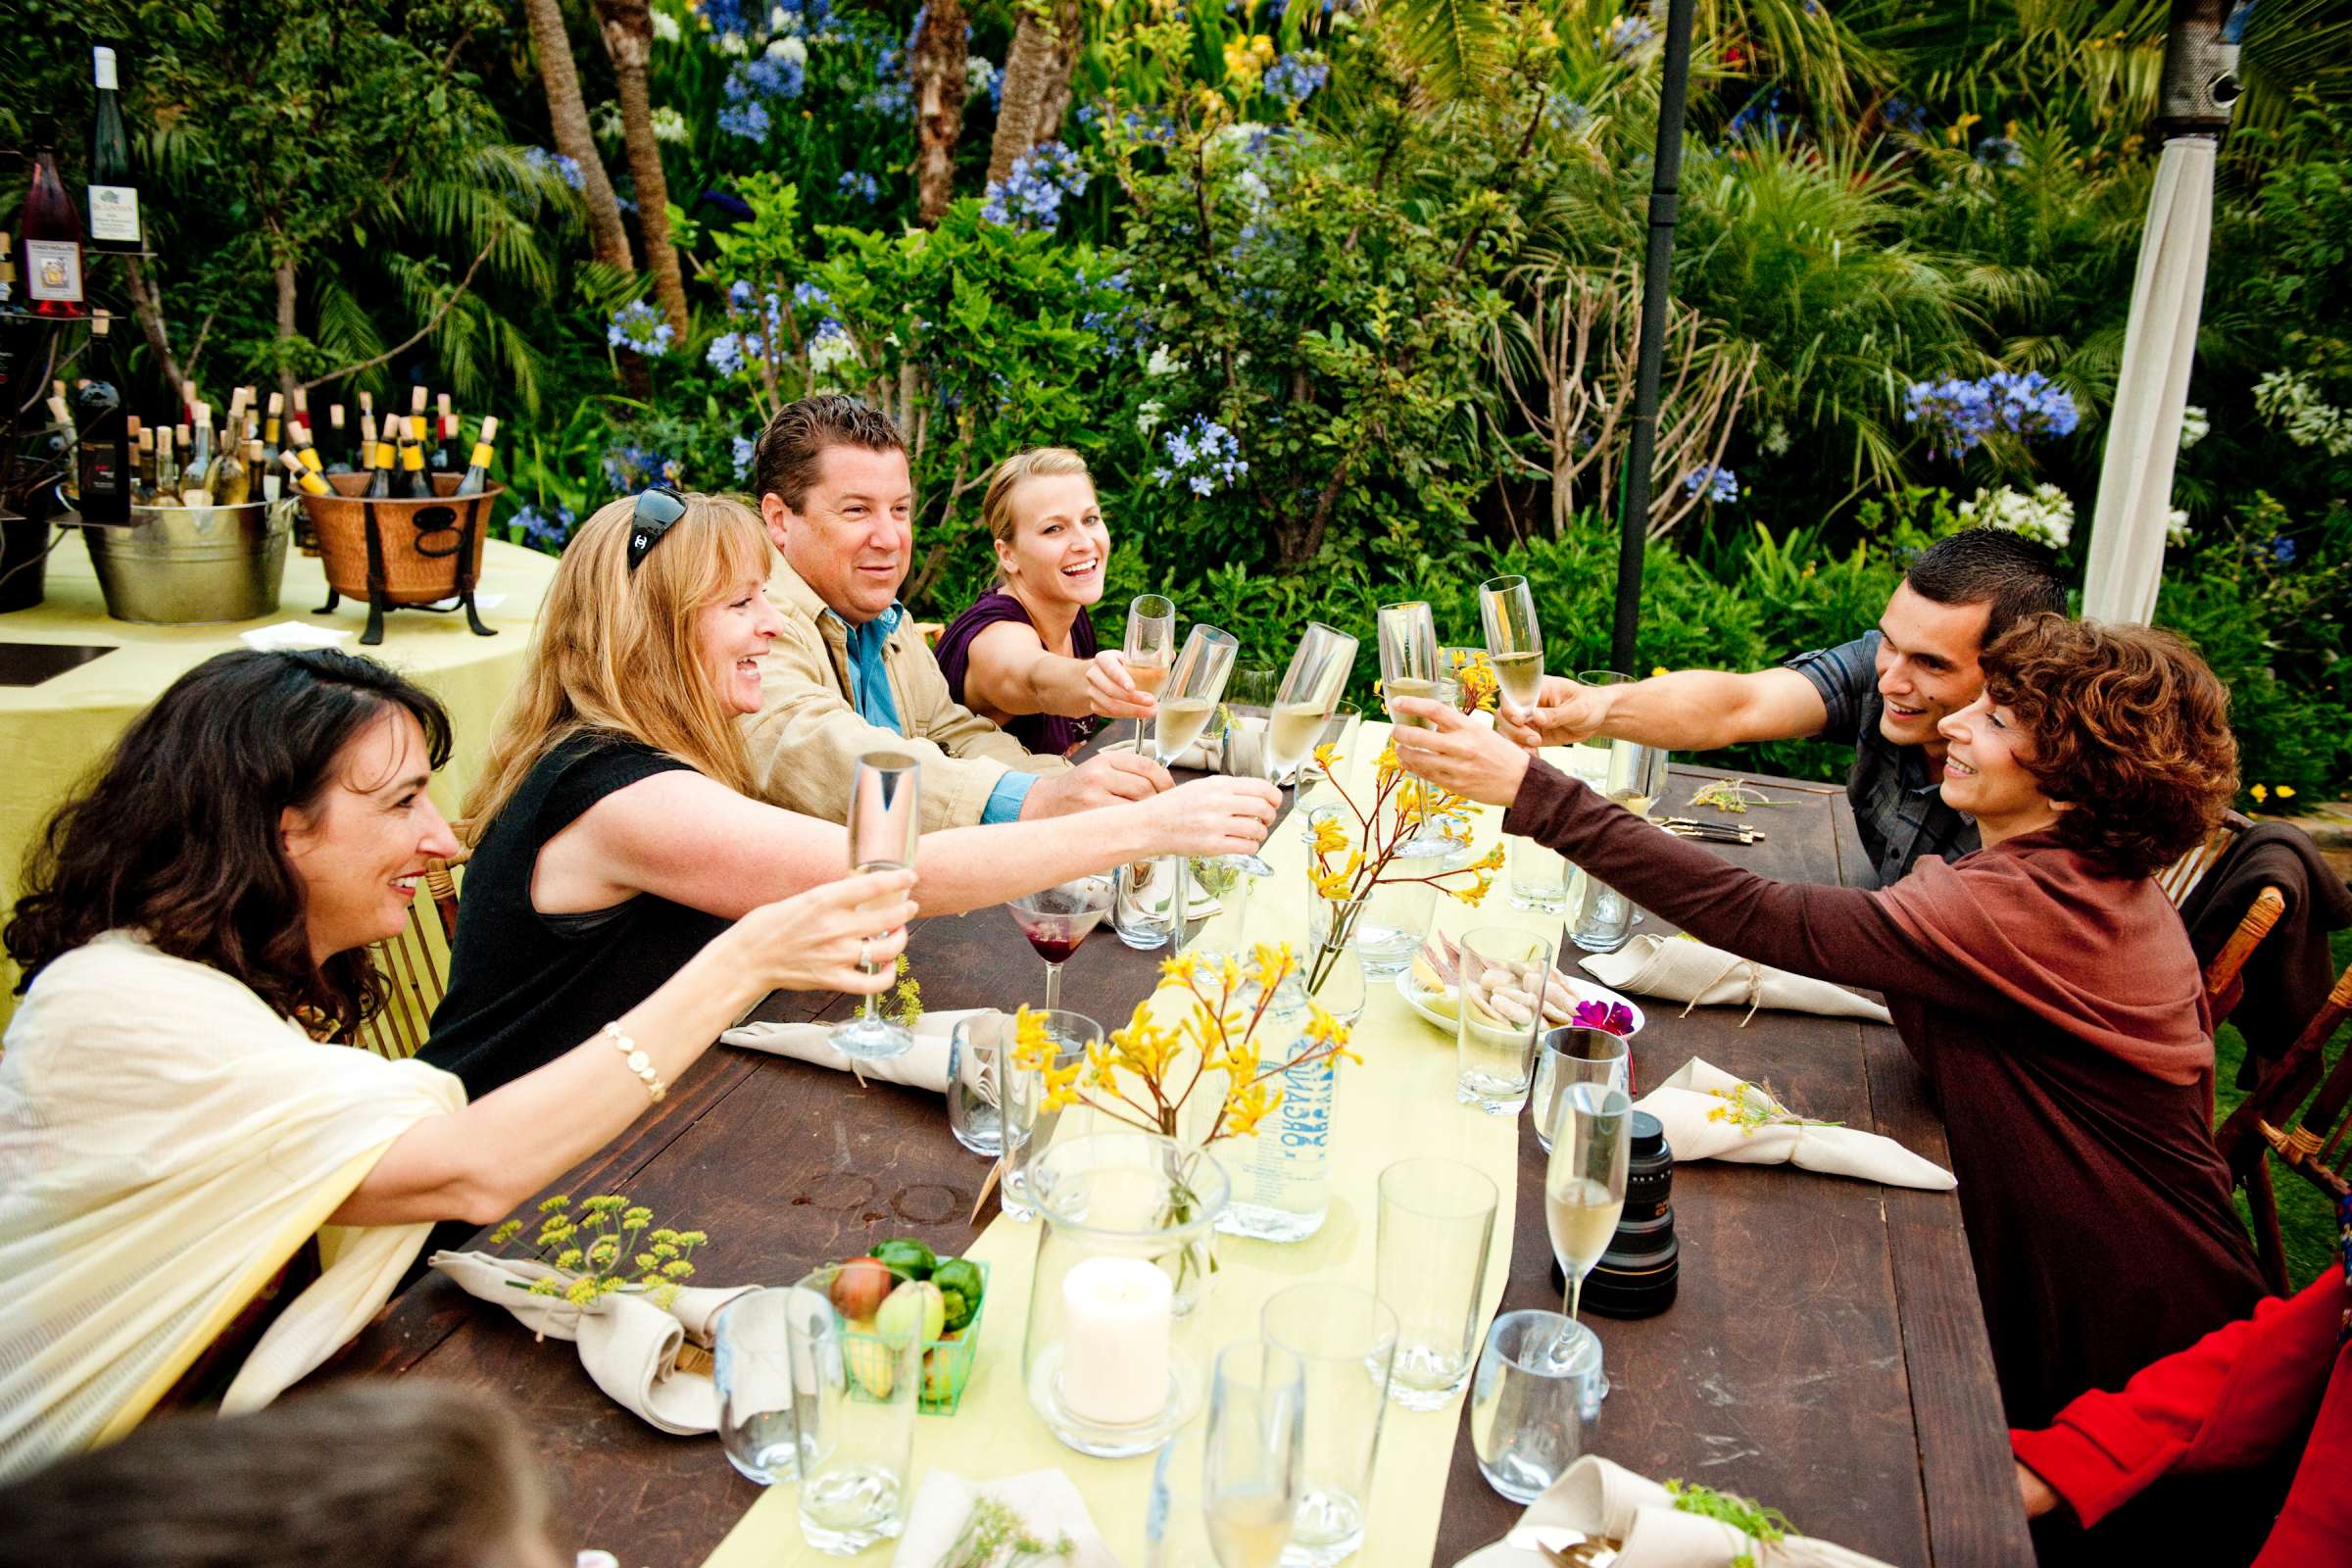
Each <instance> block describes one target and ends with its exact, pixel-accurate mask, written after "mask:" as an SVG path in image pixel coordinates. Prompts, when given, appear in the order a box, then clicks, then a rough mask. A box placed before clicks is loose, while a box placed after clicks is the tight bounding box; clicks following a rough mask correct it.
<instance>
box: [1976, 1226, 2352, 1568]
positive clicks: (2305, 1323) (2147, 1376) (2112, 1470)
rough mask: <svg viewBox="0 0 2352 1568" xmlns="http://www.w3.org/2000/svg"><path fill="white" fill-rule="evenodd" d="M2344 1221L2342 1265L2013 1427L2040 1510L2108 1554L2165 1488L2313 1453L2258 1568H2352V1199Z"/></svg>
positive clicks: (2303, 1463) (2027, 1491)
mask: <svg viewBox="0 0 2352 1568" xmlns="http://www.w3.org/2000/svg"><path fill="white" fill-rule="evenodd" d="M2338 1214H2339V1217H2340V1219H2341V1220H2342V1223H2343V1226H2344V1234H2345V1238H2346V1242H2347V1252H2346V1255H2345V1259H2344V1266H2343V1267H2342V1268H2341V1269H2330V1270H2328V1271H2327V1273H2325V1274H2322V1275H2321V1276H2320V1278H2319V1279H2317V1280H2316V1281H2314V1282H2313V1283H2312V1285H2311V1287H2310V1288H2309V1289H2308V1290H2305V1291H2304V1292H2303V1293H2302V1294H2301V1295H2299V1296H2296V1297H2294V1298H2292V1299H2286V1300H2279V1299H2270V1300H2266V1301H2264V1302H2263V1303H2262V1304H2261V1305H2259V1306H2257V1307H2256V1308H2255V1309H2254V1315H2253V1316H2252V1317H2250V1318H2243V1319H2240V1320H2239V1321H2237V1322H2235V1323H2231V1324H2229V1326H2227V1327H2225V1328H2220V1329H2216V1330H2214V1332H2212V1333H2211V1334H2208V1335H2206V1336H2205V1338H2203V1339H2201V1340H2199V1341H2198V1342H2197V1343H2196V1344H2194V1345H2192V1346H2190V1347H2189V1348H2187V1349H2185V1350H2180V1351H2178V1352H2176V1353H2174V1354H2172V1355H2168V1356H2166V1357H2165V1358H2164V1359H2163V1360H2161V1361H2156V1362H2153V1363H2151V1364H2150V1365H2149V1366H2148V1367H2146V1368H2145V1369H2143V1370H2142V1371H2141V1372H2140V1373H2139V1374H2138V1375H2137V1376H2136V1377H2134V1378H2132V1379H2131V1382H2130V1383H2127V1384H2126V1385H2124V1388H2123V1392H2121V1393H2119V1394H2110V1393H2107V1392H2105V1391H2103V1390H2093V1391H2092V1392H2091V1393H2088V1394H2084V1395H2081V1396H2079V1397H2076V1398H2075V1399H2074V1401H2073V1402H2072V1403H2070V1404H2068V1405H2067V1406H2066V1408H2064V1409H2063V1410H2060V1411H2059V1412H2058V1417H2057V1419H2056V1421H2054V1422H2053V1423H2052V1424H2051V1425H2049V1426H2047V1427H2044V1428H2042V1429H2041V1430H2040V1431H2038V1432H2016V1431H2013V1432H2011V1433H2010V1434H2009V1446H2010V1450H2011V1451H2012V1452H2013V1453H2014V1454H2015V1455H2016V1457H2017V1484H2018V1488H2019V1490H2020V1491H2021V1492H2022V1493H2023V1494H2024V1495H2025V1503H2026V1512H2027V1514H2028V1515H2029V1516H2030V1517H2034V1518H2039V1517H2041V1516H2042V1515H2045V1514H2050V1513H2053V1512H2055V1511H2056V1510H2058V1509H2061V1508H2064V1509H2069V1510H2071V1511H2072V1512H2073V1514H2074V1516H2075V1519H2076V1520H2077V1521H2078V1522H2079V1523H2080V1524H2081V1525H2082V1528H2083V1529H2084V1530H2086V1531H2088V1532H2089V1534H2088V1536H2087V1537H2086V1544H2090V1545H2096V1544H2098V1541H2099V1533H2098V1531H2097V1529H2096V1528H2095V1527H2096V1526H2097V1525H2098V1523H2099V1522H2100V1521H2101V1520H2102V1519H2105V1518H2106V1517H2107V1516H2108V1515H2110V1514H2112V1513H2113V1512H2115V1510H2116V1509H2118V1508H2120V1507H2122V1506H2123V1505H2124V1504H2125V1503H2127V1502H2129V1501H2131V1499H2132V1498H2133V1497H2135V1496H2137V1495H2139V1494H2140V1492H2141V1491H2143V1490H2144V1489H2145V1488H2147V1487H2148V1486H2149V1485H2150V1484H2151V1483H2153V1482H2155V1481H2157V1480H2158V1479H2160V1478H2162V1477H2165V1476H2189V1475H2206V1476H2223V1475H2229V1474H2232V1473H2244V1472H2248V1471H2252V1470H2257V1469H2260V1468H2263V1467H2265V1466H2268V1465H2271V1464H2272V1463H2274V1462H2275V1461H2278V1460H2280V1459H2282V1458H2284V1457H2286V1456H2288V1455H2291V1454H2292V1453H2293V1451H2294V1449H2295V1447H2296V1446H2297V1445H2298V1444H2300V1446H2301V1449H2302V1458H2301V1459H2300V1461H2298V1462H2296V1464H2295V1471H2294V1481H2293V1483H2292V1485H2291V1486H2290V1487H2289V1488H2288V1490H2287V1494H2286V1503H2285V1506H2284V1507H2282V1508H2280V1509H2279V1511H2278V1518H2277V1519H2276V1520H2275V1521H2274V1522H2272V1524H2271V1527H2270V1534H2269V1538H2268V1539H2267V1540H2266V1541H2264V1543H2263V1545H2262V1551H2261V1554H2260V1555H2259V1556H2257V1557H2256V1558H2255V1559H2254V1563H2255V1568H2352V1199H2347V1200H2345V1201H2344V1202H2343V1203H2342V1205H2341V1207H2340V1208H2339V1210H2338ZM2256 1490H2259V1489H2256Z"/></svg>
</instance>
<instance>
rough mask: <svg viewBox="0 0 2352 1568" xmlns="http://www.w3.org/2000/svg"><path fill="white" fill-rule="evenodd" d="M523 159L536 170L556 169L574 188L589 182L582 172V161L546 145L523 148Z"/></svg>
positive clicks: (580, 187) (567, 183)
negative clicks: (545, 146) (553, 151)
mask: <svg viewBox="0 0 2352 1568" xmlns="http://www.w3.org/2000/svg"><path fill="white" fill-rule="evenodd" d="M522 161H523V162H524V163H525V164H527V165H529V166H530V167H531V168H532V169H534V170H548V169H552V170H554V171H555V172H556V173H557V174H558V175H559V176H561V177H562V179H563V181H564V184H566V185H569V186H570V187H571V188H572V189H573V190H579V189H582V188H583V187H585V186H586V184H587V183H588V180H587V176H586V175H584V174H582V173H581V172H580V161H579V160H578V159H576V158H566V157H564V155H563V154H562V153H551V152H549V151H548V150H547V149H546V148H544V147H526V148H524V149H523V150H522Z"/></svg>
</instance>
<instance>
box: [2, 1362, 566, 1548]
mask: <svg viewBox="0 0 2352 1568" xmlns="http://www.w3.org/2000/svg"><path fill="white" fill-rule="evenodd" d="M546 1514H547V1502H546V1495H545V1490H544V1486H543V1483H542V1481H541V1479H540V1475H539V1469H538V1465H537V1462H536V1461H535V1460H534V1459H533V1458H532V1455H531V1450H530V1446H529V1444H528V1442H527V1441H526V1439H525V1438H524V1436H523V1431H522V1425H521V1423H520V1422H518V1421H517V1420H515V1414H514V1412H513V1411H512V1410H510V1409H508V1408H507V1406H506V1405H505V1404H504V1403H503V1402H502V1401H500V1400H498V1399H495V1398H493V1397H490V1396H488V1395H486V1394H478V1393H473V1392H469V1391H465V1390H459V1389H454V1388H451V1387H449V1386H447V1385H445V1384H434V1383H430V1382H427V1381H425V1380H423V1379H420V1378H419V1379H407V1380H403V1381H400V1382H397V1383H395V1382H380V1383H359V1382H354V1383H347V1384H343V1385H341V1386H339V1387H336V1388H331V1389H326V1390H322V1391H320V1392H318V1393H314V1394H301V1395H296V1396H295V1397H292V1398H289V1399H285V1400H282V1401H281V1402H279V1403H277V1404H274V1405H271V1406H270V1408H268V1409H266V1410H258V1411H255V1412H254V1413H253V1414H250V1415H239V1416H230V1417H228V1418H226V1419H221V1418H219V1417H216V1416H213V1415H209V1414H199V1413H196V1412H194V1411H190V1412H187V1413H184V1414H180V1415H172V1416H166V1417H164V1418H163V1419H161V1420H158V1421H152V1422H149V1423H148V1424H146V1425H145V1426H142V1427H139V1428H138V1429H137V1430H135V1431H133V1432H131V1433H130V1434H129V1435H127V1436H126V1437H124V1438H123V1441H122V1442H120V1443H116V1444H111V1445H109V1446H106V1447H102V1448H96V1449H93V1450H91V1451H90V1452H88V1453H78V1454H74V1455H72V1456H71V1457H68V1458H65V1459H61V1460H59V1461H58V1462H57V1463H55V1464H53V1465H51V1466H49V1467H48V1468H47V1469H45V1470H42V1471H38V1472H36V1473H35V1474H33V1475H31V1476H28V1477H26V1478H25V1479H22V1480H20V1481H17V1482H15V1483H13V1484H12V1485H10V1486H8V1487H6V1488H5V1489H0V1519H6V1520H7V1521H8V1528H7V1529H6V1530H0V1568H49V1565H51V1564H56V1563H73V1564H75V1565H76V1568H316V1565H318V1564H321V1563H335V1562H343V1563H358V1562H365V1563H369V1564H376V1565H381V1568H508V1565H511V1564H515V1563H517V1562H518V1561H519V1560H520V1553H521V1551H522V1550H523V1549H524V1547H525V1544H526V1543H530V1542H531V1541H532V1540H533V1533H534V1532H535V1533H537V1539H538V1540H539V1541H541V1542H544V1540H545V1531H546V1524H545V1520H546Z"/></svg>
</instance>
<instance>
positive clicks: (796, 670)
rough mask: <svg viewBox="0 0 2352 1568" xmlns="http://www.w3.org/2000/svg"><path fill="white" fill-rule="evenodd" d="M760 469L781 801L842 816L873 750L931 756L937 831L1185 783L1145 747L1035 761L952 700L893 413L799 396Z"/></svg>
mask: <svg viewBox="0 0 2352 1568" xmlns="http://www.w3.org/2000/svg"><path fill="white" fill-rule="evenodd" d="M753 478H754V483H755V485H756V487H757V488H758V491H759V494H760V515H761V517H763V518H764V519H765V520H766V523H767V532H768V537H769V538H771V539H773V540H774V541H775V545H776V549H777V550H778V552H780V553H781V555H782V556H783V561H782V562H781V563H780V564H778V566H777V567H776V569H775V571H774V573H773V574H772V575H771V576H770V577H769V579H768V589H767V593H768V599H769V600H770V602H772V603H773V604H774V605H775V607H776V608H777V609H778V610H779V611H781V612H783V614H784V633H783V635H782V636H780V637H778V638H777V639H776V642H775V647H774V649H773V650H772V651H771V652H770V653H769V654H768V655H767V657H766V660H765V661H764V668H763V670H762V679H761V693H762V698H761V704H760V712H759V715H758V716H757V717H755V718H753V719H752V720H750V722H749V724H748V726H747V729H746V739H747V740H748V742H749V743H750V746H751V753H752V765H753V767H754V769H755V770H756V771H757V773H758V776H759V780H760V790H761V792H762V793H763V794H764V795H765V796H766V797H767V799H768V800H770V801H772V802H773V803H775V804H776V805H778V806H782V807H786V808H789V809H792V810H796V811H805V812H808V813H809V814H810V815H812V816H821V817H826V818H829V819H831V820H833V821H836V822H839V821H843V820H845V819H846V818H847V817H848V815H849V806H850V784H851V780H852V779H853V778H854V777H855V776H856V773H857V767H858V758H859V757H860V756H862V755H864V754H865V753H867V752H873V751H896V752H902V753H908V754H911V755H913V756H914V757H915V758H917V759H919V760H920V761H921V762H922V768H923V801H922V807H923V828H924V830H925V831H926V832H928V831H930V830H932V829H934V828H943V827H965V826H970V825H971V824H974V823H979V822H1009V821H1013V820H1015V819H1016V818H1022V817H1040V816H1057V815H1061V814H1063V813H1066V812H1070V811H1080V810H1085V809H1089V808H1091V807H1097V806H1108V805H1111V804H1113V803H1115V802H1119V801H1140V800H1146V799H1149V798H1150V797H1151V796H1152V795H1154V794H1157V793H1158V792H1159V791H1161V790H1164V789H1166V788H1168V787H1169V785H1170V784H1172V783H1173V782H1174V780H1172V779H1171V778H1170V777H1169V776H1168V772H1167V769H1165V768H1163V767H1161V766H1160V765H1159V764H1158V763H1156V762H1153V761H1152V760H1149V759H1146V758H1142V757H1139V756H1136V755H1134V754H1132V753H1115V752H1112V753H1104V754H1103V755H1102V756H1100V757H1096V758H1094V759H1092V760H1089V761H1087V762H1085V763H1083V764H1081V765H1079V766H1077V767H1072V766H1070V765H1069V764H1068V763H1067V762H1064V761H1063V760H1061V759H1060V758H1057V757H1040V756H1037V755H1035V754H1033V753H1031V752H1029V751H1028V750H1027V749H1025V748H1024V747H1023V746H1022V745H1021V744H1020V742H1018V741H1016V740H1014V739H1013V738H1012V737H1011V736H1009V735H1007V734H1005V732H1004V731H1003V730H1001V729H999V728H998V727H997V726H996V725H995V724H993V723H991V722H989V721H988V720H987V719H985V718H982V717H981V716H980V715H979V714H977V713H975V712H973V711H971V710H969V709H967V708H965V707H963V706H962V705H960V704H958V703H956V701H954V700H953V699H952V698H950V697H949V695H948V682H947V677H946V676H945V675H943V674H942V673H941V672H940V668H939V662H938V661H937V660H936V659H934V658H933V657H932V655H931V650H930V649H929V648H928V647H926V646H925V645H924V643H923V639H922V637H921V635H920V634H919V633H918V632H916V631H915V629H914V624H913V622H912V621H911V620H910V619H908V617H907V611H906V607H905V606H903V605H901V604H900V603H899V601H898V594H899V588H900V586H901V585H902V584H903V583H905V582H906V580H907V568H908V566H909V565H910V564H911V563H912V559H913V554H914V537H913V529H912V526H911V521H910V519H911V516H912V513H913V508H914V483H913V478H912V475H911V472H910V470H909V468H908V466H907V448H906V443H905V442H904V441H903V440H902V439H901V437H900V435H899V431H898V426H897V425H895V424H893V423H892V422H891V420H890V419H889V417H886V416H884V415H882V414H879V413H877V412H875V411H874V410H872V409H869V408H867V407H866V406H865V405H864V404H862V403H859V402H858V401H857V400H856V399H854V398H847V397H841V396H838V395H824V396H818V397H809V398H803V399H801V400H800V401H799V402H797V403H792V404H788V405H787V406H785V407H784V408H783V409H781V410H779V411H777V414H776V417H774V418H772V419H770V420H769V421H768V424H767V428H766V429H765V430H764V431H762V432H761V433H760V446H759V450H758V452H757V454H756V456H755V457H754V459H753Z"/></svg>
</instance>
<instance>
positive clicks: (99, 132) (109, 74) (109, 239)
mask: <svg viewBox="0 0 2352 1568" xmlns="http://www.w3.org/2000/svg"><path fill="white" fill-rule="evenodd" d="M90 73H91V76H92V78H93V79H94V80H95V81H96V82H97V85H98V103H97V108H96V111H95V113H93V114H92V115H91V116H90V183H89V187H88V189H89V199H90V213H89V218H90V246H91V248H92V249H93V250H101V251H112V252H115V253H117V254H126V255H135V254H137V252H138V250H139V246H140V238H139V187H138V184H137V182H136V181H135V180H134V179H133V178H132V177H131V172H130V138H129V137H128V136H125V135H124V134H123V105H122V103H121V95H120V94H119V93H118V92H117V91H116V86H117V83H116V80H115V52H114V51H113V50H112V49H109V48H107V47H106V46H105V45H104V44H100V45H98V46H97V47H96V48H94V49H92V50H91V51H90Z"/></svg>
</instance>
